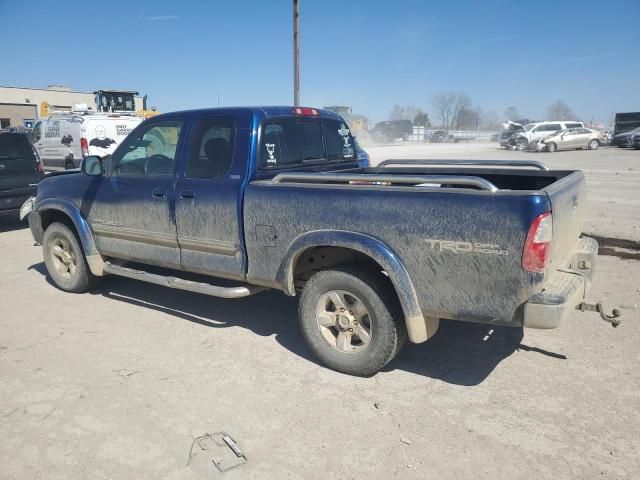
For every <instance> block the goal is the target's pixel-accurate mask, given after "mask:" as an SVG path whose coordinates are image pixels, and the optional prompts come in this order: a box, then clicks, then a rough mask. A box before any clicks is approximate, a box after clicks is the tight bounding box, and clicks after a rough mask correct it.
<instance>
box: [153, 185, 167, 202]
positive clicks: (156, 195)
mask: <svg viewBox="0 0 640 480" xmlns="http://www.w3.org/2000/svg"><path fill="white" fill-rule="evenodd" d="M151 196H152V197H153V199H154V200H162V199H165V198H167V191H166V190H165V189H164V188H154V189H153V190H151Z"/></svg>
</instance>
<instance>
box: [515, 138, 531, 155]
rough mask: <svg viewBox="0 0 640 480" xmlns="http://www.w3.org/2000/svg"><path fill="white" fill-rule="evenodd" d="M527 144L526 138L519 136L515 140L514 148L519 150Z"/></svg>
mask: <svg viewBox="0 0 640 480" xmlns="http://www.w3.org/2000/svg"><path fill="white" fill-rule="evenodd" d="M528 146H529V142H528V141H527V139H526V138H519V139H518V140H516V148H517V149H518V150H520V151H521V152H522V151H524V150H526V149H527V147H528Z"/></svg>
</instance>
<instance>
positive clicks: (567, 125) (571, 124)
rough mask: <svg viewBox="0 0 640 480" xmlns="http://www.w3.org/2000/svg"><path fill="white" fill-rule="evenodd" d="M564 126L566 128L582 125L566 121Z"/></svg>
mask: <svg viewBox="0 0 640 480" xmlns="http://www.w3.org/2000/svg"><path fill="white" fill-rule="evenodd" d="M566 127H567V128H580V127H582V125H581V124H579V123H567V124H566Z"/></svg>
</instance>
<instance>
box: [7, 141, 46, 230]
mask: <svg viewBox="0 0 640 480" xmlns="http://www.w3.org/2000/svg"><path fill="white" fill-rule="evenodd" d="M43 176H44V169H43V168H42V162H41V161H40V158H39V157H38V154H37V153H36V151H35V150H34V148H33V147H32V146H31V143H30V142H29V137H28V136H27V135H25V134H24V133H0V213H8V214H11V215H13V214H14V213H15V216H16V218H17V216H18V212H19V211H20V207H21V206H22V204H23V203H24V201H25V200H26V199H27V198H29V197H31V196H32V195H35V194H36V192H37V190H38V182H39V181H40V180H41V179H42V177H43Z"/></svg>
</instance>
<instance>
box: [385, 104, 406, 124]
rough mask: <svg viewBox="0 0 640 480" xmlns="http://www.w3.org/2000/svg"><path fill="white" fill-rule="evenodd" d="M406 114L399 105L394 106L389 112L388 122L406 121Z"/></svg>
mask: <svg viewBox="0 0 640 480" xmlns="http://www.w3.org/2000/svg"><path fill="white" fill-rule="evenodd" d="M406 115H407V114H406V112H405V110H404V108H402V107H401V106H400V105H394V106H393V108H392V109H391V111H390V112H389V120H406V119H407V118H406Z"/></svg>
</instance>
